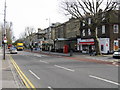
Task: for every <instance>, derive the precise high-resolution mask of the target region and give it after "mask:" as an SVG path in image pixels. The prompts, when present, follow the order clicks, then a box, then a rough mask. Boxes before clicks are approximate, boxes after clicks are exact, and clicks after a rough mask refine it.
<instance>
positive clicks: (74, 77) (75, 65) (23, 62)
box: [11, 51, 120, 90]
mask: <svg viewBox="0 0 120 90" xmlns="http://www.w3.org/2000/svg"><path fill="white" fill-rule="evenodd" d="M11 56H12V57H13V59H14V60H15V62H16V63H17V64H18V66H19V67H20V68H21V70H22V71H23V73H24V74H25V75H26V76H27V77H28V79H29V80H30V81H31V82H32V84H33V85H34V86H35V87H36V88H50V89H51V88H118V86H120V84H119V83H118V67H117V66H114V65H109V64H100V63H95V62H88V61H80V60H74V59H73V60H72V59H68V58H66V57H61V56H50V55H42V54H36V53H30V52H24V51H20V52H18V54H12V55H11ZM51 90H52V89H51Z"/></svg>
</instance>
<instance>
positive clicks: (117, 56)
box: [113, 49, 120, 58]
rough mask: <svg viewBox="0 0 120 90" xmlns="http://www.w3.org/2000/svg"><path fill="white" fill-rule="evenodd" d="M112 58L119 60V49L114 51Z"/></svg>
mask: <svg viewBox="0 0 120 90" xmlns="http://www.w3.org/2000/svg"><path fill="white" fill-rule="evenodd" d="M113 58H120V49H118V50H117V51H114V53H113Z"/></svg>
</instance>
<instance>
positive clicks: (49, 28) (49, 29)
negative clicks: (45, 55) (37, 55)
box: [47, 18, 51, 54]
mask: <svg viewBox="0 0 120 90" xmlns="http://www.w3.org/2000/svg"><path fill="white" fill-rule="evenodd" d="M47 20H48V21H49V27H48V43H49V44H48V46H49V54H50V31H51V27H50V24H51V21H50V18H49V19H47Z"/></svg>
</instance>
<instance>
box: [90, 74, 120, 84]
mask: <svg viewBox="0 0 120 90" xmlns="http://www.w3.org/2000/svg"><path fill="white" fill-rule="evenodd" d="M89 77H92V78H95V79H98V80H101V81H105V82H108V83H112V84H115V85H119V86H120V84H119V83H117V82H114V81H111V80H107V79H104V78H100V77H97V76H93V75H89Z"/></svg>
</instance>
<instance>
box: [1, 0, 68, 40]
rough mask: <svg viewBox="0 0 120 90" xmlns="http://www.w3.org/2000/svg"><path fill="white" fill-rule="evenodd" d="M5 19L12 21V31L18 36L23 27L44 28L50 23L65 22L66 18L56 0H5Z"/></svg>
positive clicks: (2, 5)
mask: <svg viewBox="0 0 120 90" xmlns="http://www.w3.org/2000/svg"><path fill="white" fill-rule="evenodd" d="M4 1H5V0H0V22H2V21H3V15H1V14H2V13H4ZM6 2H7V13H6V21H8V22H10V21H11V22H13V32H14V35H15V36H16V37H17V38H18V37H19V35H20V33H22V32H24V30H25V27H27V26H30V27H34V28H42V29H44V28H46V27H48V26H49V21H48V20H46V19H48V18H50V20H51V23H55V22H61V23H62V22H65V21H66V20H67V19H68V18H66V17H65V16H64V14H63V13H62V11H60V10H59V5H58V0H6Z"/></svg>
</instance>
